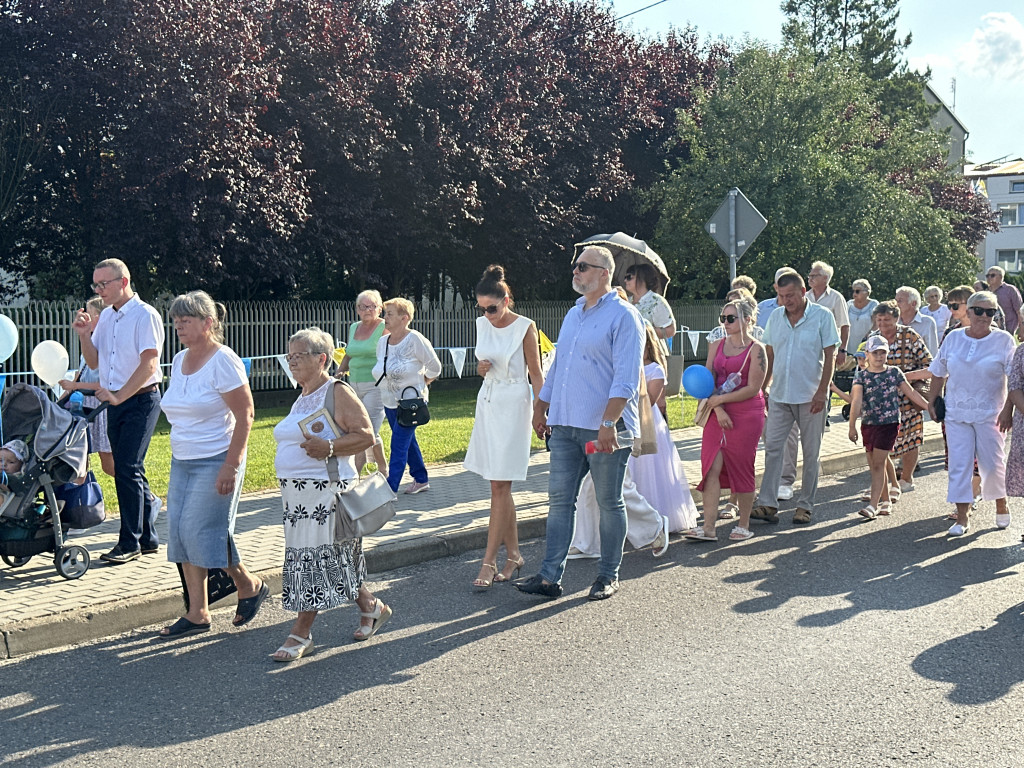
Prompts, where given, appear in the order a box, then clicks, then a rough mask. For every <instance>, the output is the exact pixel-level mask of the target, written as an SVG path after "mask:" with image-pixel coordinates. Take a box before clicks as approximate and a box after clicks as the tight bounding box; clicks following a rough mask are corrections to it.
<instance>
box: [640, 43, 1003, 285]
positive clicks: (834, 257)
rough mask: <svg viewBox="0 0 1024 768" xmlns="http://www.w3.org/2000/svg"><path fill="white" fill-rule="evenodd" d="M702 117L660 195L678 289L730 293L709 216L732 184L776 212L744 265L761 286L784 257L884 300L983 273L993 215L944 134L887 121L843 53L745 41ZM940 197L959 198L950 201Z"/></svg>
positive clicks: (661, 240) (664, 248) (660, 235)
mask: <svg viewBox="0 0 1024 768" xmlns="http://www.w3.org/2000/svg"><path fill="white" fill-rule="evenodd" d="M696 117H697V119H698V120H699V121H700V122H699V125H698V123H697V122H696V120H693V119H686V120H681V129H680V140H681V141H684V142H687V143H689V145H690V147H691V153H692V160H691V161H690V162H689V163H680V164H678V165H677V167H676V168H675V169H674V170H673V171H672V173H671V174H670V175H669V177H668V178H667V179H666V181H665V182H664V184H663V185H661V186H659V187H656V188H655V189H654V190H653V192H652V198H651V199H652V201H654V202H655V203H656V204H657V205H658V209H659V213H660V222H659V226H658V232H657V237H656V244H655V247H656V249H657V250H658V252H659V253H662V254H670V255H672V256H674V257H675V264H674V265H673V269H674V270H675V274H676V275H679V276H680V277H681V278H682V279H678V278H677V279H676V280H674V282H673V284H674V285H675V286H677V289H684V290H686V291H687V293H688V294H689V295H692V296H720V295H722V294H723V293H724V291H725V290H726V288H727V266H726V260H725V258H724V257H723V255H722V254H721V252H720V251H719V250H718V249H717V246H716V245H714V243H713V241H711V239H710V238H709V237H708V236H707V234H706V233H705V232H704V231H703V224H704V222H705V221H706V220H707V219H708V218H709V217H710V215H711V214H712V213H713V212H714V210H715V208H716V207H717V206H718V204H719V203H720V202H721V200H722V199H723V197H724V196H725V194H726V192H727V191H728V189H729V188H730V187H732V186H739V187H740V188H741V189H742V190H743V191H744V193H745V194H746V195H747V197H749V198H750V200H751V201H752V202H753V203H754V205H755V206H757V208H758V209H759V210H760V211H761V212H762V213H763V214H764V215H765V216H766V217H767V218H768V221H769V224H768V227H767V228H766V230H765V231H764V232H763V233H762V234H761V236H760V237H759V238H758V240H757V241H755V243H754V245H753V246H752V247H751V249H750V250H748V251H747V253H746V255H745V256H744V257H743V261H742V262H741V270H742V271H743V272H745V273H747V274H750V275H752V276H753V277H754V278H755V279H756V280H757V281H758V283H759V284H762V285H769V284H770V283H771V281H772V277H773V274H774V272H775V270H776V269H777V268H778V267H779V266H782V265H790V266H793V267H795V268H797V269H798V270H801V271H802V272H803V271H805V270H807V269H808V268H809V266H810V264H811V262H812V261H815V260H817V259H822V260H824V261H827V262H829V263H831V264H832V265H833V266H834V267H835V268H836V277H835V278H834V282H835V284H836V285H843V284H848V281H852V280H854V279H856V278H858V277H868V278H869V279H870V280H871V282H872V284H873V285H874V286H875V293H876V295H880V296H885V295H891V292H892V291H893V290H894V289H895V288H896V287H897V286H899V285H903V284H911V285H913V284H920V285H922V286H924V285H928V284H930V283H937V284H940V285H949V284H953V283H956V282H961V281H963V280H965V279H967V278H968V277H969V276H970V275H971V274H973V273H974V271H976V268H977V260H976V257H975V256H974V253H973V247H974V245H976V243H977V238H978V237H979V234H980V236H982V237H983V236H984V234H983V233H984V232H985V231H986V230H987V228H988V227H989V226H990V222H991V214H990V213H988V212H987V210H986V212H985V213H984V214H983V213H982V212H981V207H980V206H978V205H977V204H976V201H970V200H969V199H965V198H964V197H963V196H962V190H963V179H962V177H959V176H957V175H956V174H954V173H953V172H952V171H950V170H949V169H947V168H945V166H944V165H943V164H942V162H941V159H940V158H941V157H942V145H941V137H940V136H939V135H938V134H935V133H922V132H920V131H918V130H917V129H916V124H915V123H914V121H913V120H903V121H899V120H897V121H890V120H887V119H885V118H884V117H883V116H882V115H881V114H880V111H879V109H878V107H877V104H876V103H875V102H874V100H873V98H872V95H871V87H870V82H869V81H868V79H867V78H866V77H865V76H864V75H862V74H859V73H857V72H851V71H850V70H849V68H848V66H847V61H846V59H845V58H844V57H842V56H837V57H832V58H828V59H825V60H823V61H821V62H817V63H816V61H815V56H814V55H813V53H811V52H800V51H796V50H793V49H786V50H782V51H771V50H767V49H764V48H760V47H751V48H748V49H747V50H745V51H742V52H741V53H740V54H738V55H737V56H736V57H735V59H734V61H733V64H732V66H731V67H729V68H723V69H722V70H721V71H720V73H719V82H718V85H717V89H716V90H715V92H714V93H713V94H710V95H708V96H706V97H704V98H703V100H702V102H701V105H700V107H699V108H698V109H697V110H696ZM936 197H938V198H939V202H940V203H941V202H942V201H943V200H945V199H946V198H947V197H948V198H949V200H946V202H947V203H949V202H951V201H952V200H954V199H955V202H953V203H952V204H950V205H948V206H947V207H940V206H939V205H937V204H936ZM670 271H671V269H670ZM709 276H717V277H709ZM684 286H685V288H684Z"/></svg>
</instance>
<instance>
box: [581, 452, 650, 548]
mask: <svg viewBox="0 0 1024 768" xmlns="http://www.w3.org/2000/svg"><path fill="white" fill-rule="evenodd" d="M622 501H623V503H624V504H625V505H626V540H627V541H629V543H630V544H631V545H632V546H633V548H634V549H640V548H641V547H646V546H647V545H648V544H650V543H651V542H653V541H654V540H655V539H656V538H658V534H659V533H661V514H660V513H659V512H658V510H656V509H655V508H654V507H652V506H651V505H650V504H649V503H648V502H647V499H645V498H644V497H643V496H641V495H640V492H639V491H638V490H637V489H636V483H634V482H633V478H632V476H631V475H630V474H629V467H626V476H625V478H624V479H623V481H622ZM600 522H601V511H600V510H599V509H598V507H597V493H596V492H595V491H594V479H593V478H592V477H591V476H590V473H589V472H588V473H587V476H586V477H584V478H583V484H582V485H580V493H579V496H577V497H576V533H575V534H574V535H573V539H572V546H574V547H576V549H578V550H579V551H580V552H583V553H585V554H588V555H600V554H601V531H600Z"/></svg>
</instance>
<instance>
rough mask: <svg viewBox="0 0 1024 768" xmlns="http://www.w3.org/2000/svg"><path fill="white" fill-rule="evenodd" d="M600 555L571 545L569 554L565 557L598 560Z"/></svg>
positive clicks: (568, 558) (567, 558)
mask: <svg viewBox="0 0 1024 768" xmlns="http://www.w3.org/2000/svg"><path fill="white" fill-rule="evenodd" d="M599 557H600V555H592V554H590V553H589V552H584V551H583V550H582V549H577V548H576V547H569V555H568V556H567V557H566V558H565V559H566V560H596V559H597V558H599Z"/></svg>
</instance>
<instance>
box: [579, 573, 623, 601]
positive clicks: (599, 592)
mask: <svg viewBox="0 0 1024 768" xmlns="http://www.w3.org/2000/svg"><path fill="white" fill-rule="evenodd" d="M618 591H619V580H618V579H616V580H615V581H612V580H611V579H609V578H608V577H607V576H598V577H597V581H595V582H594V585H593V586H592V587H591V588H590V594H589V595H587V600H607V599H608V598H609V597H611V596H612V595H614V594H615V593H616V592H618Z"/></svg>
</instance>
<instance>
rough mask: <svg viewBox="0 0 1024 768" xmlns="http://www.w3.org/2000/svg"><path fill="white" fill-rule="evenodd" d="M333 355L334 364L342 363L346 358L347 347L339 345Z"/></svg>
mask: <svg viewBox="0 0 1024 768" xmlns="http://www.w3.org/2000/svg"><path fill="white" fill-rule="evenodd" d="M333 357H334V364H335V365H341V361H342V360H344V359H345V348H344V347H338V348H337V349H335V350H334V355H333Z"/></svg>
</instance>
